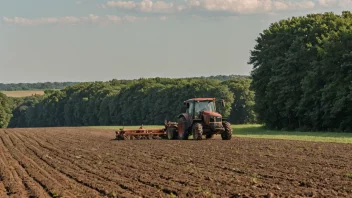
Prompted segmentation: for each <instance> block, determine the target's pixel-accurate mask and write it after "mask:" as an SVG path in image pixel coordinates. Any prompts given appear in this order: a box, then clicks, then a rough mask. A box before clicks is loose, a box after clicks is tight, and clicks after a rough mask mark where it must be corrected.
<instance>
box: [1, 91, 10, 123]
mask: <svg viewBox="0 0 352 198" xmlns="http://www.w3.org/2000/svg"><path fill="white" fill-rule="evenodd" d="M11 117H12V113H11V103H10V100H9V99H8V98H7V97H6V95H5V94H3V93H1V92H0V128H6V127H7V126H8V124H9V122H10V119H11Z"/></svg>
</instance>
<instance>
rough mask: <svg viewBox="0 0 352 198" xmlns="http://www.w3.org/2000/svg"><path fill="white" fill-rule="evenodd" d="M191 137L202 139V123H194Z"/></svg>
mask: <svg viewBox="0 0 352 198" xmlns="http://www.w3.org/2000/svg"><path fill="white" fill-rule="evenodd" d="M192 132H193V139H194V140H202V135H203V125H202V124H201V123H195V124H194V125H193V129H192Z"/></svg>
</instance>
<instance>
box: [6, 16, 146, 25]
mask: <svg viewBox="0 0 352 198" xmlns="http://www.w3.org/2000/svg"><path fill="white" fill-rule="evenodd" d="M145 20H147V18H146V17H135V16H123V17H119V16H115V15H106V16H96V15H93V14H90V15H88V16H84V17H75V16H66V17H47V18H45V17H42V18H35V19H31V18H23V17H13V18H9V17H3V22H5V23H8V24H16V25H25V26H37V25H50V24H54V25H55V24H56V25H66V24H68V25H69V24H71V25H75V24H89V23H91V24H98V25H107V24H116V23H122V22H136V21H145Z"/></svg>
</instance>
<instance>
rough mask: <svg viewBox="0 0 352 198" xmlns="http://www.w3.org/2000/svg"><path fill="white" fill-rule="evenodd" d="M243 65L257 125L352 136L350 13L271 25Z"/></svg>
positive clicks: (295, 19)
mask: <svg viewBox="0 0 352 198" xmlns="http://www.w3.org/2000/svg"><path fill="white" fill-rule="evenodd" d="M256 42H257V44H256V46H255V49H254V50H253V51H251V58H250V61H249V63H250V64H253V71H252V78H253V81H252V87H253V90H254V91H255V110H256V112H257V113H258V119H259V120H260V121H261V122H264V123H265V124H266V126H267V127H268V128H270V129H288V130H313V131H318V130H319V131H325V130H329V131H351V130H352V51H351V49H352V13H351V12H347V11H346V12H343V13H342V15H336V14H333V13H324V14H309V15H307V16H302V17H292V18H290V19H287V20H281V21H279V22H277V23H273V24H271V26H270V27H269V29H267V30H265V31H264V32H263V33H261V34H260V36H259V37H258V38H257V40H256Z"/></svg>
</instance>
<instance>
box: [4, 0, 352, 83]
mask: <svg viewBox="0 0 352 198" xmlns="http://www.w3.org/2000/svg"><path fill="white" fill-rule="evenodd" d="M351 8H352V0H314V1H311V0H298V1H290V0H182V1H180V0H179V1H170V0H158V1H154V0H139V1H132V0H131V1H130V0H127V1H122V0H115V1H104V0H77V1H74V0H25V1H23V0H1V1H0V69H1V70H0V71H1V72H0V82H3V83H4V82H5V83H13V82H44V81H106V80H111V79H114V78H115V79H133V78H140V77H157V76H159V77H190V76H210V75H218V74H225V75H229V74H241V75H249V73H250V71H251V69H252V67H251V66H250V65H247V62H248V60H249V51H250V50H251V49H253V47H254V45H255V41H254V40H255V38H256V37H257V36H258V35H259V33H260V32H262V31H263V30H264V29H266V28H267V27H268V26H269V24H270V23H271V22H275V21H278V20H280V19H286V18H288V17H291V16H299V15H305V14H308V13H316V12H326V11H327V12H331V11H332V12H335V13H337V14H340V13H341V12H342V10H351Z"/></svg>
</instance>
